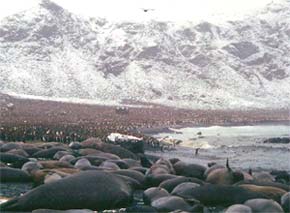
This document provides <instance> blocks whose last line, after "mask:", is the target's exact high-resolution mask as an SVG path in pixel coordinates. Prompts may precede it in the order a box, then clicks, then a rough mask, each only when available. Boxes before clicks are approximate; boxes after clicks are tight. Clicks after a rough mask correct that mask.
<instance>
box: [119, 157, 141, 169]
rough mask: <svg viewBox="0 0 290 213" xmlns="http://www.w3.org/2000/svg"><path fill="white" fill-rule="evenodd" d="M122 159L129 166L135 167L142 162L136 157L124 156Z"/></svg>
mask: <svg viewBox="0 0 290 213" xmlns="http://www.w3.org/2000/svg"><path fill="white" fill-rule="evenodd" d="M122 160H123V161H124V162H125V163H126V164H127V165H128V166H129V168H131V167H135V166H141V163H140V162H139V161H138V160H135V159H131V158H123V159H122Z"/></svg>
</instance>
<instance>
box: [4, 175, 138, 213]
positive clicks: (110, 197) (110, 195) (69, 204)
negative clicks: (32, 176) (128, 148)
mask: <svg viewBox="0 0 290 213" xmlns="http://www.w3.org/2000/svg"><path fill="white" fill-rule="evenodd" d="M132 200H133V193H132V188H131V186H130V185H129V184H127V183H126V182H125V181H123V180H122V179H121V178H120V177H118V176H116V175H113V174H110V173H106V172H101V171H86V172H81V173H79V174H76V175H72V176H69V177H67V178H63V179H61V180H57V181H54V182H51V183H47V184H44V185H41V186H39V187H37V188H35V189H33V190H31V191H29V192H27V193H25V194H24V195H23V196H20V197H17V198H14V199H12V200H9V201H8V202H6V203H3V204H2V205H0V210H1V211H32V210H35V209H57V210H67V209H91V210H103V209H114V208H120V207H127V206H128V205H129V204H130V203H131V202H132Z"/></svg>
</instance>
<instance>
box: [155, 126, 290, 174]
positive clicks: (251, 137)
mask: <svg viewBox="0 0 290 213" xmlns="http://www.w3.org/2000/svg"><path fill="white" fill-rule="evenodd" d="M171 130H172V133H162V132H161V133H159V134H155V135H153V136H154V137H156V138H164V137H169V138H173V139H178V140H182V143H181V144H180V145H178V146H176V147H175V149H174V150H172V151H165V152H157V153H156V152H155V153H153V152H151V153H149V154H154V155H160V156H162V157H165V158H179V159H181V160H184V161H186V162H192V163H200V164H203V165H206V164H207V163H208V162H217V163H219V164H225V162H226V158H229V160H230V165H231V166H232V167H236V168H242V169H249V168H251V169H253V170H256V171H259V170H274V169H276V170H286V171H290V144H271V143H264V141H265V140H266V139H268V138H272V137H290V126H289V125H254V126H209V127H188V128H181V129H174V128H171ZM197 148H199V151H198V155H195V151H196V149H197Z"/></svg>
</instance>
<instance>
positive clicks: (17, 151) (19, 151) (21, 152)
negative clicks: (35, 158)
mask: <svg viewBox="0 0 290 213" xmlns="http://www.w3.org/2000/svg"><path fill="white" fill-rule="evenodd" d="M6 153H10V154H14V155H19V156H22V157H25V158H28V157H29V154H28V153H27V152H26V151H24V150H23V149H11V150H9V151H8V152H6Z"/></svg>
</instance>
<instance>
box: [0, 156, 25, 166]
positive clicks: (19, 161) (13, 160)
mask: <svg viewBox="0 0 290 213" xmlns="http://www.w3.org/2000/svg"><path fill="white" fill-rule="evenodd" d="M0 156H1V162H3V163H9V164H11V166H12V167H16V168H21V167H22V165H23V164H24V163H26V162H28V161H29V159H28V158H26V157H23V156H20V155H15V154H10V153H0Z"/></svg>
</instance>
